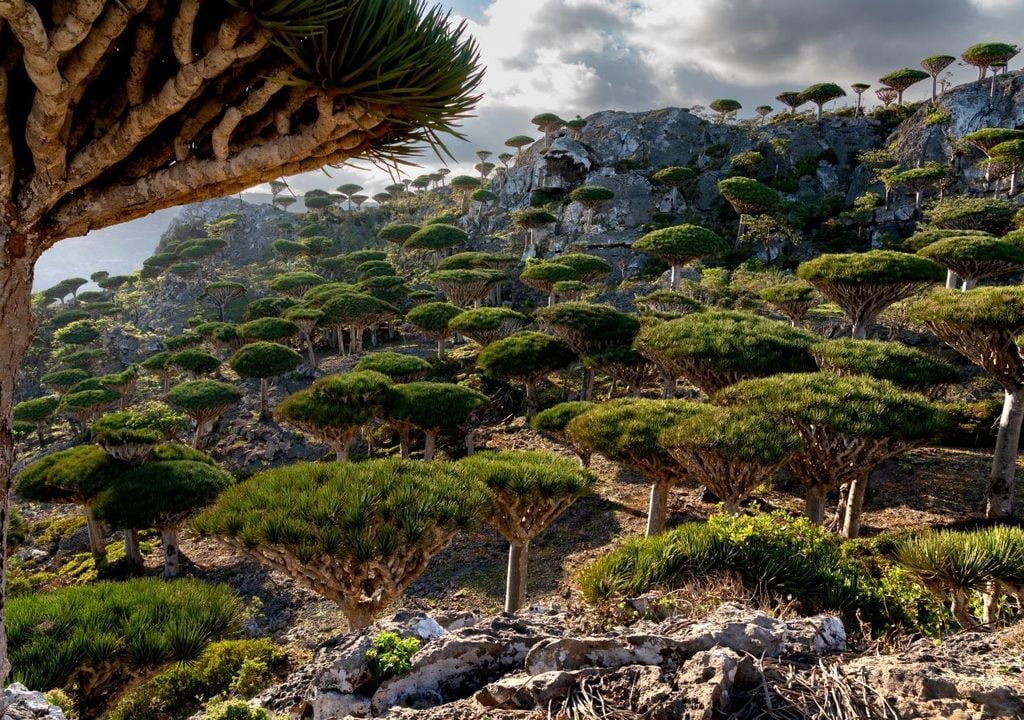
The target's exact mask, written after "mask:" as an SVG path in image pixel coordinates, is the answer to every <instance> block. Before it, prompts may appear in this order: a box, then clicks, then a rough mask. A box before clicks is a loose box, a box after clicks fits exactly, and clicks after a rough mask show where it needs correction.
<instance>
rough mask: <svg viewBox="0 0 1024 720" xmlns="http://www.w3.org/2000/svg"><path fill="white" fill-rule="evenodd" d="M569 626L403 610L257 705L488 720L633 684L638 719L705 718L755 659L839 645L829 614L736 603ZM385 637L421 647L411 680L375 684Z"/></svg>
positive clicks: (331, 717)
mask: <svg viewBox="0 0 1024 720" xmlns="http://www.w3.org/2000/svg"><path fill="white" fill-rule="evenodd" d="M569 627H571V622H570V619H569V618H568V616H566V615H565V614H564V613H561V612H557V611H545V610H542V609H536V608H534V609H531V610H529V611H526V612H523V613H520V614H518V615H515V616H498V617H495V618H490V619H486V620H478V619H476V618H474V617H472V616H459V617H456V618H444V617H439V618H437V619H436V620H435V619H433V618H431V617H428V616H426V615H424V614H421V613H400V614H399V615H396V616H395V617H394V618H392V619H390V620H388V621H385V622H382V623H378V624H377V625H375V626H374V627H372V628H370V629H369V630H367V631H365V632H359V633H352V634H349V635H345V636H342V637H340V638H337V639H336V640H334V641H332V642H330V643H328V644H327V645H325V646H324V647H322V648H320V649H319V650H318V652H317V654H316V656H315V658H314V660H313V662H312V663H310V665H308V666H306V667H305V668H303V669H302V670H300V671H299V672H297V673H295V674H294V675H292V676H291V677H290V678H288V680H287V681H286V682H285V683H284V684H282V685H280V686H278V687H275V688H272V689H271V690H269V691H267V692H266V693H264V694H263V695H261V696H260V697H259V698H258V699H257V702H258V703H259V704H260V705H262V706H263V707H265V708H266V709H268V710H271V711H274V712H281V713H288V714H290V716H291V717H292V718H296V719H299V718H303V719H305V720H338V719H340V718H346V717H353V718H362V717H385V718H404V717H417V718H420V717H422V718H442V717H443V718H455V717H483V716H485V715H486V716H487V717H495V718H497V717H502V713H503V712H506V711H509V712H511V711H522V710H532V709H546V708H548V707H550V706H552V705H558V704H560V703H563V704H564V703H565V702H567V701H569V700H571V698H572V697H574V696H576V695H578V694H579V693H580V692H584V693H586V692H587V688H597V687H600V688H601V690H600V692H601V693H602V694H604V693H610V692H612V689H611V688H614V687H621V688H626V687H632V688H634V693H633V695H634V696H635V697H633V699H632V700H631V702H633V704H634V706H635V707H633V708H632V709H633V710H634V711H636V712H637V713H641V712H642V713H647V714H648V716H649V717H652V718H704V717H707V718H710V717H712V716H713V715H714V714H715V713H717V712H720V711H722V710H723V709H724V708H725V707H727V705H728V704H729V702H730V700H731V698H732V697H733V696H734V693H735V692H736V690H737V688H738V685H737V684H738V683H741V682H745V678H748V677H749V676H750V675H751V672H752V665H751V659H752V658H755V657H756V658H763V657H770V658H774V657H784V656H787V655H790V654H799V655H800V656H803V657H806V656H810V655H814V656H820V655H827V654H830V653H835V652H840V651H843V650H845V649H846V633H845V631H844V629H843V625H842V623H841V622H840V621H839V620H838V619H836V618H834V617H827V616H821V617H815V618H808V619H804V620H799V621H791V622H787V621H783V620H779V619H775V618H772V617H770V616H768V615H766V614H764V613H761V612H757V611H753V610H750V609H748V608H745V607H742V606H740V605H736V604H726V605H723V606H722V607H721V608H719V610H718V611H717V612H715V613H713V614H712V615H710V616H708V617H707V618H703V619H701V620H699V621H694V620H689V619H685V618H682V617H674V618H668V619H666V620H664V621H662V622H660V623H654V622H641V623H638V624H636V625H634V626H631V627H629V628H624V629H620V630H618V631H615V632H610V633H606V634H603V635H594V636H583V637H579V636H574V635H572V634H571V632H570V631H569V629H568V628H569ZM385 631H390V632H398V633H399V634H401V635H403V636H414V637H418V638H420V639H421V640H422V641H423V644H422V646H421V648H420V650H419V651H418V652H417V653H416V655H415V656H414V657H413V664H412V669H411V670H410V671H409V672H408V673H406V674H403V675H400V676H398V677H395V678H391V679H388V680H385V681H384V682H383V683H379V684H378V683H377V682H375V681H374V678H373V677H372V676H371V675H370V674H369V671H368V669H367V664H366V660H365V657H366V650H367V649H369V647H370V646H371V644H372V640H373V638H374V637H375V636H376V635H377V634H379V633H381V632H385ZM595 691H596V690H595Z"/></svg>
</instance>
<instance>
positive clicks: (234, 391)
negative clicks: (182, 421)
mask: <svg viewBox="0 0 1024 720" xmlns="http://www.w3.org/2000/svg"><path fill="white" fill-rule="evenodd" d="M241 399H242V392H241V391H240V390H239V389H238V388H236V387H235V386H234V385H230V384H228V383H225V382H220V381H217V380H192V381H189V382H183V383H181V384H179V385H176V386H174V387H173V388H171V389H170V390H169V391H168V392H167V401H168V402H170V403H171V405H174V406H175V407H176V408H178V409H179V410H181V411H182V412H183V413H185V414H186V415H188V416H189V417H190V418H192V419H193V420H194V421H195V423H196V432H195V436H194V437H193V440H192V445H193V447H196V448H199V447H201V446H202V444H203V441H204V440H205V439H206V438H207V437H208V436H209V435H210V433H212V432H213V426H214V424H216V422H217V419H218V418H219V417H220V416H221V415H222V414H223V413H224V411H225V410H227V409H228V408H230V407H231V406H232V405H234V404H235V403H237V402H238V401H239V400H241Z"/></svg>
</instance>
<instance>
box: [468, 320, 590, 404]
mask: <svg viewBox="0 0 1024 720" xmlns="http://www.w3.org/2000/svg"><path fill="white" fill-rule="evenodd" d="M575 358H576V356H575V354H574V353H573V352H572V350H570V349H569V348H568V347H566V346H565V344H564V343H562V342H561V341H560V340H556V339H555V338H553V337H551V336H550V335H545V334H544V333H538V332H529V331H524V332H518V333H516V334H514V335H509V336H508V337H506V338H502V339H501V340H497V341H495V342H493V343H491V344H490V345H488V346H487V347H485V348H484V349H483V350H481V351H480V354H479V355H477V359H476V366H477V369H479V370H480V371H482V372H483V373H484V374H485V375H487V376H489V377H492V378H498V379H501V380H517V381H519V382H521V383H522V384H523V385H524V386H525V387H526V419H527V420H530V419H531V418H532V417H533V416H534V414H535V413H536V412H537V385H539V384H540V382H541V380H543V379H544V378H545V377H547V376H548V375H550V374H551V373H553V372H556V371H558V370H561V369H563V368H565V367H567V366H568V365H569V364H570V363H572V362H573V360H575Z"/></svg>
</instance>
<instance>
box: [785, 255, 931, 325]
mask: <svg viewBox="0 0 1024 720" xmlns="http://www.w3.org/2000/svg"><path fill="white" fill-rule="evenodd" d="M796 274H797V276H798V277H799V278H800V279H801V280H806V281H807V282H809V283H811V285H813V286H814V287H815V288H817V289H818V292H820V293H821V294H822V295H824V296H825V297H827V298H828V299H829V300H831V301H832V302H834V303H835V304H836V305H838V306H839V307H840V308H842V310H843V312H844V313H846V316H847V317H848V318H849V319H850V321H851V322H852V323H853V337H854V339H855V340H863V339H864V338H866V337H867V336H868V327H869V326H870V325H871V323H873V322H874V321H875V319H876V318H877V317H878V316H879V315H880V314H881V312H882V311H883V310H885V309H886V308H887V307H889V306H890V305H892V304H893V303H895V302H898V301H900V300H903V299H905V298H908V297H911V296H912V295H916V294H918V293H920V292H922V291H924V290H925V289H927V288H928V287H929V286H930V285H933V284H935V283H938V282H941V281H942V280H943V279H944V274H943V272H942V269H941V268H940V267H939V266H938V265H936V264H935V263H933V262H932V261H931V260H927V259H925V258H921V257H916V256H914V255H908V254H906V253H901V252H895V251H892V250H871V251H869V252H865V253H850V254H829V255H821V256H819V257H816V258H815V259H813V260H808V261H807V262H805V263H802V264H801V265H800V267H798V268H797V271H796Z"/></svg>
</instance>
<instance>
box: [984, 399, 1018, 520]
mask: <svg viewBox="0 0 1024 720" xmlns="http://www.w3.org/2000/svg"><path fill="white" fill-rule="evenodd" d="M1022 418H1024V387H1017V388H1014V389H1013V390H1007V391H1005V392H1004V393H1003V412H1002V415H1001V417H1000V418H999V433H998V434H997V436H996V448H995V452H994V453H993V456H992V470H991V472H990V474H989V479H988V499H987V507H986V512H985V514H986V515H987V516H988V517H1006V516H1007V515H1012V514H1013V495H1014V484H1015V480H1016V474H1017V448H1018V446H1019V445H1020V430H1021V419H1022Z"/></svg>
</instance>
